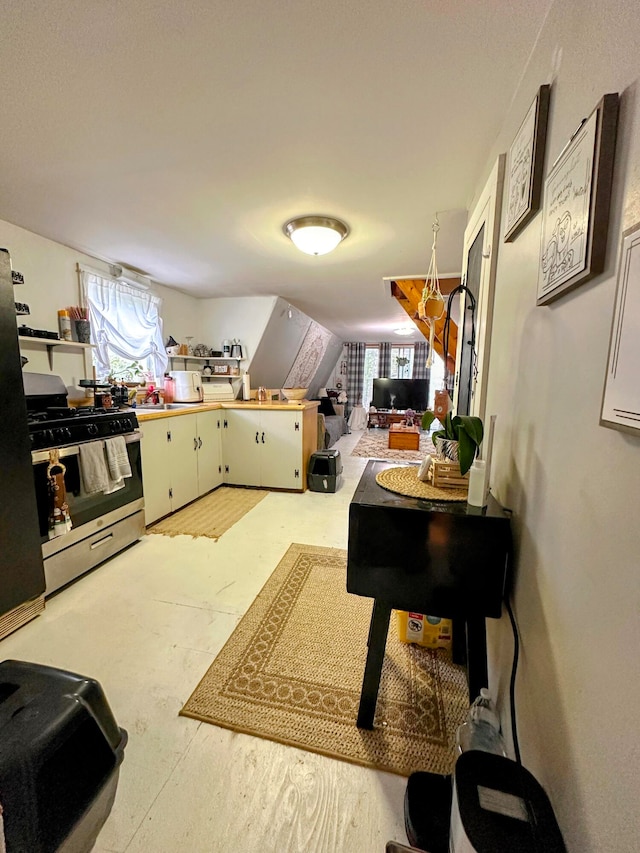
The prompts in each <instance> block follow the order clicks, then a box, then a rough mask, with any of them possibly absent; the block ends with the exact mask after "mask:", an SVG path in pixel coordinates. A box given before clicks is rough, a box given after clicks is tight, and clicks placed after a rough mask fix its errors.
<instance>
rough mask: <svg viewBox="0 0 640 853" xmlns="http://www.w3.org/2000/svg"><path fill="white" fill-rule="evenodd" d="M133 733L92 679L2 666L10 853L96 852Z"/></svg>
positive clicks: (1, 760)
mask: <svg viewBox="0 0 640 853" xmlns="http://www.w3.org/2000/svg"><path fill="white" fill-rule="evenodd" d="M126 742H127V733H126V732H125V731H124V729H121V728H118V726H117V724H116V722H115V720H114V718H113V714H112V713H111V709H110V708H109V705H108V703H107V700H106V698H105V695H104V693H103V691H102V687H101V686H100V684H99V683H98V682H97V681H95V680H94V679H92V678H85V677H84V676H82V675H75V674H74V673H72V672H65V671H64V670H60V669H54V668H53V667H49V666H42V665H40V664H36V663H27V662H25V661H12V660H7V661H3V662H2V663H0V802H1V803H2V809H3V820H4V833H5V842H6V848H7V851H8V853H9V851H10V853H53V851H61V852H62V851H64V853H85V851H86V853H88V851H90V850H91V849H92V848H93V846H94V844H95V842H96V839H97V837H98V833H99V832H100V830H101V829H102V826H103V824H104V822H105V820H106V819H107V817H108V815H109V812H110V811H111V807H112V805H113V801H114V799H115V794H116V787H117V784H118V775H119V772H120V764H121V763H122V759H123V757H124V747H125V745H126Z"/></svg>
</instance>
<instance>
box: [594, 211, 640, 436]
mask: <svg viewBox="0 0 640 853" xmlns="http://www.w3.org/2000/svg"><path fill="white" fill-rule="evenodd" d="M639 317H640V223H638V224H637V225H635V226H634V227H633V228H629V230H627V231H625V232H624V234H623V235H622V251H621V252H620V267H619V270H618V285H617V287H616V304H615V308H614V312H613V325H612V326H611V341H610V343H609V363H608V365H607V376H606V379H605V383H604V394H603V396H602V413H601V415H600V423H601V425H602V426H608V427H613V428H614V429H620V430H623V431H624V432H633V433H635V434H638V433H640V383H639V382H638V364H639V363H640V335H639V334H638V318H639Z"/></svg>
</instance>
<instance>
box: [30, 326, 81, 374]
mask: <svg viewBox="0 0 640 853" xmlns="http://www.w3.org/2000/svg"><path fill="white" fill-rule="evenodd" d="M18 342H19V344H20V346H21V347H22V348H23V349H28V348H29V347H31V348H32V349H33V348H40V347H42V346H45V347H46V348H47V358H48V359H49V370H53V350H54V349H60V350H61V351H62V352H80V351H83V350H88V349H92V348H93V344H81V343H78V342H77V341H61V340H60V339H58V340H56V339H55V338H36V337H34V336H33V335H18Z"/></svg>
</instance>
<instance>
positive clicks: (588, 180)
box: [537, 94, 618, 305]
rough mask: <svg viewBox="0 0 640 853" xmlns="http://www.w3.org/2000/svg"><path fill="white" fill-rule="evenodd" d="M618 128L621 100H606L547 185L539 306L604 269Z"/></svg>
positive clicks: (568, 147)
mask: <svg viewBox="0 0 640 853" xmlns="http://www.w3.org/2000/svg"><path fill="white" fill-rule="evenodd" d="M617 125H618V95H617V94H611V95H605V96H604V98H603V99H602V100H601V101H600V103H599V104H598V106H597V107H596V108H595V110H594V111H593V112H592V113H591V115H590V116H589V118H586V119H584V120H583V122H582V124H581V125H580V127H579V128H578V129H577V130H576V132H575V133H574V134H573V136H572V137H571V139H570V140H569V142H567V144H566V145H565V147H564V149H563V150H562V152H561V153H560V156H559V157H558V159H557V160H556V162H555V163H554V165H553V167H552V169H551V171H550V172H549V175H548V177H547V180H546V181H545V185H544V205H543V219H542V238H541V245H540V266H539V268H538V299H537V304H538V305H548V304H549V303H550V302H553V301H554V300H555V299H558V298H559V297H560V296H563V295H564V294H565V293H567V292H568V291H570V290H573V288H574V287H577V286H578V285H579V284H583V283H584V282H585V281H588V280H589V279H590V278H593V276H594V275H597V274H598V273H600V272H602V270H603V269H604V262H605V254H606V249H607V231H608V228H609V202H610V200H611V180H612V176H613V160H614V152H615V145H616V129H617Z"/></svg>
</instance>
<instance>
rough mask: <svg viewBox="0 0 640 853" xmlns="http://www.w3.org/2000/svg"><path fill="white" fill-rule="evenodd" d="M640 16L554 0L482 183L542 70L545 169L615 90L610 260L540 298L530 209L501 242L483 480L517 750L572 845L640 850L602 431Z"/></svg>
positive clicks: (630, 483)
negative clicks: (510, 597) (505, 559)
mask: <svg viewBox="0 0 640 853" xmlns="http://www.w3.org/2000/svg"><path fill="white" fill-rule="evenodd" d="M639 12H640V10H639V9H638V4H637V2H633V3H632V2H629V1H628V0H627V2H625V0H606V2H602V0H583V2H580V3H577V2H568V3H567V2H566V0H565V2H559V1H558V2H556V3H555V4H554V5H553V7H552V8H551V11H550V14H549V17H548V19H547V21H546V23H545V26H544V29H543V31H542V34H541V37H540V39H539V41H538V43H537V45H536V47H535V50H534V53H533V55H532V58H531V61H530V63H529V66H528V68H527V69H526V70H525V71H524V75H523V78H522V80H521V85H520V87H519V90H518V93H517V95H516V98H515V100H514V102H513V103H512V105H511V108H510V110H509V113H508V118H507V122H506V124H505V126H504V128H503V130H502V132H501V133H500V135H499V137H498V139H497V141H496V145H495V147H494V150H493V152H492V154H491V156H490V158H489V159H488V161H487V164H486V168H485V173H484V175H483V176H481V177H482V180H479V181H478V186H477V192H478V193H479V191H480V189H481V187H482V185H483V184H484V180H485V179H486V177H487V176H488V174H489V172H490V169H491V167H492V165H493V163H494V162H495V158H496V156H497V155H498V154H499V153H500V152H502V151H506V150H508V147H509V145H510V144H511V141H512V139H513V137H514V135H515V133H516V131H517V129H518V126H519V124H520V122H521V120H522V118H523V117H524V115H525V113H526V110H527V108H528V107H529V105H530V103H531V101H532V100H533V97H534V94H535V92H536V91H537V88H538V87H539V85H540V84H542V83H546V82H551V81H553V89H552V97H551V111H550V123H549V136H548V146H547V163H546V168H545V173H546V172H548V170H549V167H550V165H551V164H552V163H553V161H554V160H555V158H556V157H557V156H558V154H559V153H560V151H561V150H562V148H563V146H564V144H565V142H566V141H567V140H568V139H569V137H570V135H571V133H572V132H573V131H574V130H575V128H576V127H577V125H578V124H579V122H580V120H581V119H582V118H583V117H585V116H587V115H588V114H589V113H591V111H592V110H593V108H594V107H595V105H596V104H597V102H598V101H599V100H600V98H601V96H602V95H603V94H605V93H606V92H620V93H621V95H622V104H621V115H620V124H619V136H618V147H617V154H616V165H615V179H614V192H613V199H612V204H611V218H610V230H609V238H610V240H609V255H608V261H607V266H606V271H605V273H604V274H602V275H600V276H598V277H597V278H596V279H594V280H592V281H591V282H588V283H586V284H584V285H582V286H580V287H579V288H578V289H576V290H575V291H573V292H572V293H571V294H568V295H566V296H564V297H563V298H562V299H560V300H559V301H557V302H555V303H554V304H553V305H551V306H547V307H540V308H537V307H536V305H535V302H536V280H537V270H538V256H539V242H540V229H541V216H540V215H538V216H537V217H536V218H535V219H534V220H533V221H532V222H531V223H530V224H529V225H528V227H527V228H526V229H525V230H524V232H523V233H521V234H520V236H518V237H517V238H516V240H515V241H514V242H513V243H512V244H506V243H503V242H501V243H500V246H499V255H498V270H497V285H496V300H495V318H494V326H493V336H492V351H491V368H490V375H489V389H488V406H487V412H488V413H494V412H495V413H497V415H498V421H497V433H496V445H495V448H494V462H493V466H492V467H493V476H492V483H493V491H494V493H495V494H496V497H497V498H498V499H499V500H500V501H501V502H502V503H503V504H504V505H506V506H508V507H511V508H512V509H513V510H514V529H515V532H516V540H517V542H516V545H517V561H516V573H515V606H516V616H517V619H518V622H519V625H520V630H521V634H522V644H523V648H522V657H521V662H520V669H519V676H518V682H517V710H518V722H519V728H518V731H519V735H520V744H521V749H522V755H523V761H524V764H525V765H526V766H527V767H528V768H529V769H530V770H531V771H532V772H533V773H534V774H535V775H536V777H537V778H538V779H539V780H540V782H541V783H542V784H543V785H544V786H545V787H546V789H547V791H548V792H549V794H550V796H551V799H552V802H553V804H554V808H555V810H556V815H557V817H558V819H559V822H560V825H561V828H562V830H563V833H564V836H565V840H566V843H567V846H568V849H569V850H570V851H574V853H596V851H598V853H602V852H603V851H616V853H617V852H618V851H637V850H639V849H640V820H639V819H638V816H637V808H638V802H640V774H639V773H638V767H639V766H640V730H639V726H638V723H637V719H638V708H640V665H639V659H640V618H639V612H640V524H639V523H638V520H637V515H638V513H637V508H636V507H637V505H636V501H637V500H638V495H639V493H640V486H639V484H640V438H639V437H630V436H628V435H623V434H622V433H619V432H616V431H612V430H609V429H606V428H603V427H600V426H599V425H598V420H599V415H600V405H601V397H602V389H603V382H604V375H605V371H606V362H607V351H608V344H609V334H610V327H611V319H612V309H613V301H614V293H615V283H616V282H615V278H616V269H617V260H618V257H619V245H620V235H621V232H622V230H623V229H625V228H627V227H629V226H631V225H632V224H635V223H637V222H638V221H639V220H640V114H639V108H640V105H639V102H638V75H639V73H640V53H639V51H638V45H639V44H640V13H639ZM504 208H506V205H504V206H503V209H504ZM501 233H504V219H503V223H502V231H501ZM488 621H489V623H490V629H491V630H490V659H491V660H490V665H491V682H492V686H493V687H494V688H496V687H497V688H498V689H499V690H500V698H501V705H502V711H503V720H504V724H505V726H506V727H507V728H508V720H507V718H506V712H507V708H508V697H507V690H508V680H509V667H510V665H511V648H512V644H511V634H510V630H509V625H508V620H507V618H506V617H504V618H503V619H502V620H501V621H500V622H493V621H492V620H488Z"/></svg>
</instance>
